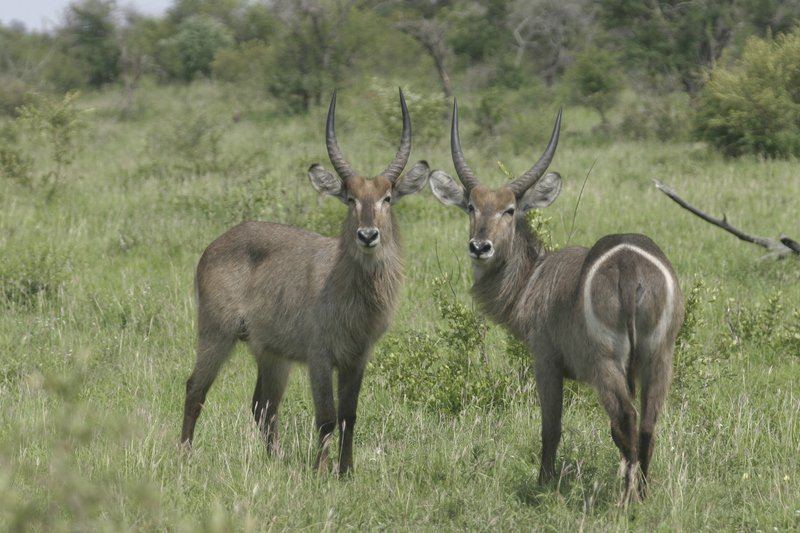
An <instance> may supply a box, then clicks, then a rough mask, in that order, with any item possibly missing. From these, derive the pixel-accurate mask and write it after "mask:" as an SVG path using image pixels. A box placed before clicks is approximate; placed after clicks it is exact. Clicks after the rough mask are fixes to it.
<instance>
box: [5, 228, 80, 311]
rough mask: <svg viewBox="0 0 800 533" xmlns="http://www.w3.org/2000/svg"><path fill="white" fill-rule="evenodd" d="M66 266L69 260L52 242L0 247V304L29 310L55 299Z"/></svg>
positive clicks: (63, 277) (62, 281) (64, 276)
mask: <svg viewBox="0 0 800 533" xmlns="http://www.w3.org/2000/svg"><path fill="white" fill-rule="evenodd" d="M66 267H67V260H66V258H65V257H64V256H63V254H62V253H60V252H59V251H58V250H56V249H55V247H54V246H53V245H52V244H51V243H47V242H42V243H40V244H38V245H35V246H13V245H12V246H9V245H4V246H3V245H0V305H3V306H6V307H7V306H20V307H23V308H30V307H32V306H35V305H37V304H38V303H39V302H42V301H45V300H49V299H53V298H55V297H56V296H57V294H58V290H59V288H60V287H61V285H62V284H63V283H64V280H65V278H66V274H65V271H66Z"/></svg>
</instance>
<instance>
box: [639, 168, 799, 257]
mask: <svg viewBox="0 0 800 533" xmlns="http://www.w3.org/2000/svg"><path fill="white" fill-rule="evenodd" d="M653 183H655V185H656V188H657V189H658V190H660V191H661V192H663V193H664V194H666V195H667V196H669V197H670V198H672V200H674V201H675V202H676V203H677V204H678V205H679V206H681V207H683V208H684V209H686V210H688V211H690V212H692V213H694V214H695V215H697V216H698V217H700V218H702V219H703V220H705V221H706V222H710V223H711V224H714V225H715V226H719V227H720V228H722V229H724V230H725V231H728V232H730V233H733V234H734V235H736V236H737V237H739V239H741V240H743V241H746V242H752V243H753V244H757V245H759V246H763V247H764V248H766V249H767V250H768V251H769V254H767V256H770V255H774V256H777V258H778V259H783V258H784V257H786V256H787V255H789V254H792V253H794V254H800V245H798V243H796V242H794V241H792V240H791V239H789V238H788V237H786V236H785V235H783V234H781V241H784V239H786V241H789V242H791V243H794V244H795V245H798V246H797V249H794V248H792V247H791V245H788V246H787V244H785V241H784V242H779V241H776V240H773V239H768V238H765V237H758V236H755V235H748V234H747V233H745V232H743V231H742V230H740V229H738V228H735V227H733V226H731V225H730V224H728V220H727V219H726V218H725V215H723V216H722V219H719V218H715V217H712V216H711V215H708V214H706V213H704V212H703V211H701V210H699V209H698V208H696V207H695V206H693V205H692V204H690V203H688V202H687V201H686V200H684V199H683V198H681V197H680V196H678V193H676V192H675V191H673V190H672V189H670V188H669V187H667V186H666V185H664V184H663V183H661V182H660V181H658V180H653ZM767 256H764V257H767ZM762 259H763V257H762Z"/></svg>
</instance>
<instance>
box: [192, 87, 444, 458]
mask: <svg viewBox="0 0 800 533" xmlns="http://www.w3.org/2000/svg"><path fill="white" fill-rule="evenodd" d="M400 104H401V108H402V113H403V132H402V136H401V142H400V149H399V150H398V151H397V155H396V156H395V158H394V160H393V161H392V162H391V164H390V165H389V167H388V168H387V169H386V170H385V171H384V172H382V173H381V174H380V175H377V176H375V177H374V178H372V179H371V180H370V179H366V178H364V177H363V176H361V175H360V174H358V173H357V172H355V171H354V170H353V169H352V168H351V167H350V165H349V164H348V163H347V161H345V159H344V157H343V156H342V153H341V152H340V151H339V146H338V144H337V142H336V134H335V131H334V114H335V110H336V91H334V93H333V98H332V99H331V105H330V109H329V111H328V121H327V127H326V142H327V148H328V155H329V156H330V160H331V163H332V164H333V168H334V169H335V171H336V173H337V174H338V175H339V177H340V178H341V179H339V178H337V177H336V176H335V175H333V174H332V173H330V172H328V171H327V170H325V169H324V168H322V167H321V166H320V165H312V166H311V168H310V169H309V171H308V177H309V179H310V180H311V184H312V185H313V186H314V188H315V189H316V190H317V191H319V192H320V193H321V194H324V195H326V196H333V197H335V198H338V199H339V200H340V201H342V202H343V203H345V204H347V205H348V206H349V211H348V214H347V218H346V219H345V220H344V222H343V224H342V233H341V236H340V237H338V238H331V237H323V236H321V235H318V234H316V233H312V232H310V231H306V230H303V229H300V228H295V227H292V226H285V225H282V224H273V223H267V222H246V223H244V224H240V225H238V226H236V227H234V228H233V229H231V230H230V231H228V232H227V233H225V234H223V235H222V236H220V237H219V238H218V239H217V240H215V241H214V242H212V243H211V244H210V245H209V246H208V248H207V249H206V250H205V252H203V255H202V257H201V258H200V262H199V263H198V265H197V271H196V275H195V287H196V290H197V306H198V344H197V362H196V363H195V367H194V372H192V375H191V377H190V378H189V381H188V382H187V383H186V405H185V408H184V418H183V431H182V434H181V442H182V443H183V444H184V445H185V446H186V447H191V444H192V438H193V436H194V429H195V424H196V422H197V417H198V416H199V415H200V411H201V409H202V406H203V403H204V402H205V398H206V393H207V392H208V390H209V388H210V387H211V384H212V383H213V382H214V379H215V378H216V376H217V373H218V371H219V369H220V367H221V366H222V364H223V363H224V362H225V360H226V359H227V358H228V356H229V355H230V352H231V350H232V348H233V346H234V345H235V344H236V342H237V341H243V342H245V343H246V344H247V346H248V347H249V348H250V351H251V352H252V353H253V356H254V357H255V360H256V363H257V366H258V379H257V380H256V388H255V392H254V393H253V401H252V410H253V415H254V416H255V420H256V423H257V424H258V425H259V427H260V429H261V431H262V433H263V436H264V440H265V442H266V444H267V446H268V448H269V449H271V448H272V445H273V440H274V438H275V434H276V429H277V417H278V408H279V406H280V403H281V399H282V398H283V393H284V390H285V387H286V382H287V380H288V378H289V371H290V369H291V366H292V363H295V362H301V363H306V364H307V365H308V370H309V374H310V381H311V392H312V395H313V398H314V409H315V422H316V428H317V432H318V434H319V451H318V454H317V458H316V461H315V464H314V467H315V468H316V469H320V470H327V469H328V446H329V441H330V438H331V436H332V434H333V432H334V429H335V428H336V427H337V426H338V427H339V432H340V447H339V464H338V470H339V472H340V473H345V472H347V471H349V470H351V469H352V468H353V428H354V426H355V423H356V408H357V406H358V395H359V391H360V389H361V380H362V378H363V375H364V368H365V367H366V364H367V361H368V359H369V357H370V354H371V353H372V347H373V345H374V344H375V342H376V341H377V340H378V339H379V338H380V336H381V335H382V334H383V333H384V332H385V331H386V329H387V328H388V327H389V324H390V322H391V320H392V314H393V312H394V309H395V305H396V302H397V296H398V294H399V292H400V285H401V283H402V279H403V273H402V259H401V250H400V243H399V238H400V235H399V230H398V224H397V221H396V220H395V217H394V215H393V214H392V205H394V204H395V203H397V202H398V201H400V199H401V198H403V197H404V196H407V195H410V194H416V193H417V192H419V191H420V190H422V188H424V187H425V184H426V183H427V181H428V175H429V173H430V170H429V168H428V165H427V163H425V162H424V161H420V162H419V163H417V164H416V165H414V167H413V168H412V169H411V170H409V171H408V172H406V173H405V175H404V176H402V177H400V174H401V172H402V171H403V169H404V168H405V165H406V163H407V162H408V157H409V154H410V153H411V121H410V119H409V116H408V108H407V107H406V103H405V99H404V98H403V92H402V91H400ZM334 369H336V370H337V375H338V378H337V379H338V387H337V395H338V412H337V407H336V402H335V401H334V392H333V370H334ZM335 468H336V467H334V469H335Z"/></svg>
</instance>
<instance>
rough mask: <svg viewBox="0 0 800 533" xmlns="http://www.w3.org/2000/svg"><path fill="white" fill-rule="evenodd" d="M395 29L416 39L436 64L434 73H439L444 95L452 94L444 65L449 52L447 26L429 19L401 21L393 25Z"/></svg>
mask: <svg viewBox="0 0 800 533" xmlns="http://www.w3.org/2000/svg"><path fill="white" fill-rule="evenodd" d="M395 28H397V29H398V30H399V31H401V32H403V33H405V34H407V35H410V36H411V37H413V38H414V39H416V40H417V42H419V44H421V45H422V47H423V48H424V49H425V51H426V52H428V55H429V56H431V58H432V59H433V62H434V63H435V64H436V71H437V72H438V73H439V81H440V82H441V83H442V90H443V91H444V95H445V96H446V97H448V98H449V97H450V95H451V94H452V93H453V89H452V86H451V84H450V76H449V75H448V74H447V68H446V65H445V62H446V60H447V56H448V54H449V52H450V50H449V49H448V47H447V45H446V38H447V25H446V24H445V23H443V22H438V21H435V20H429V19H417V20H411V19H403V20H401V21H400V22H398V23H397V24H395Z"/></svg>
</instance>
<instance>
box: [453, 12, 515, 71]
mask: <svg viewBox="0 0 800 533" xmlns="http://www.w3.org/2000/svg"><path fill="white" fill-rule="evenodd" d="M509 4H510V0H478V1H477V2H470V3H468V4H467V5H465V6H463V8H462V9H461V10H458V11H455V12H454V13H453V15H452V16H451V17H450V18H451V19H452V20H453V24H454V26H453V31H452V32H451V35H450V44H451V45H452V46H453V51H454V52H455V53H456V55H462V56H465V57H468V58H469V59H470V60H472V61H476V62H477V61H483V60H484V59H488V58H490V57H494V56H497V55H501V54H502V53H504V52H508V51H510V50H511V49H512V47H513V46H514V41H513V38H512V36H511V32H510V31H509V30H508V24H507V21H508V14H509V11H510V9H509Z"/></svg>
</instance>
